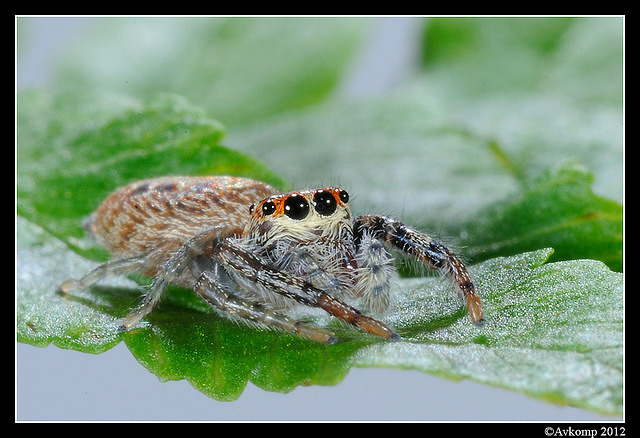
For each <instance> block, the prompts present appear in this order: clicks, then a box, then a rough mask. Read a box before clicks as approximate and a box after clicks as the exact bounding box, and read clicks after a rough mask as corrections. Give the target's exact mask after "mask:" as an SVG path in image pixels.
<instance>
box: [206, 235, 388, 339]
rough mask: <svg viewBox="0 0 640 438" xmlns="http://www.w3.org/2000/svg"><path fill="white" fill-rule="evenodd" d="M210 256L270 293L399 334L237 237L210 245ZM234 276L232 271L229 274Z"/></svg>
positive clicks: (383, 333)
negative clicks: (263, 256)
mask: <svg viewBox="0 0 640 438" xmlns="http://www.w3.org/2000/svg"><path fill="white" fill-rule="evenodd" d="M210 255H211V257H212V258H213V259H214V260H215V261H216V262H218V263H220V264H221V265H222V266H223V267H224V268H225V269H226V270H228V271H230V272H229V273H230V274H232V273H234V274H236V275H238V276H240V277H241V278H243V279H245V280H247V281H249V282H250V283H255V284H256V285H258V286H261V287H264V288H265V289H266V290H269V291H271V292H272V293H275V294H278V295H281V296H283V297H287V298H290V299H293V300H295V301H297V302H299V303H302V304H304V305H307V306H310V307H317V308H320V309H323V310H324V311H326V312H327V313H329V314H330V315H332V316H335V317H336V318H339V319H341V320H343V321H346V322H348V323H349V324H353V325H355V326H358V327H360V328H361V329H363V330H365V331H367V332H369V333H371V334H374V335H377V336H381V337H383V338H387V339H391V340H396V339H398V338H399V336H398V335H397V334H396V333H395V332H394V331H393V330H391V329H390V328H389V327H387V326H385V325H384V324H383V323H381V322H380V321H378V320H376V319H373V318H370V317H368V316H366V315H363V314H362V313H360V311H359V310H358V309H355V308H353V307H351V306H349V305H348V304H346V303H344V302H342V301H341V300H339V299H337V298H335V297H333V296H331V295H329V294H328V293H326V292H325V291H323V290H321V289H318V288H317V287H315V286H313V285H312V284H311V283H309V282H307V281H305V280H303V279H301V278H300V277H297V276H294V275H291V274H288V273H286V272H283V271H280V270H278V269H275V268H273V267H271V266H269V265H268V264H266V263H264V262H263V261H262V260H261V259H260V258H258V257H256V256H255V255H254V254H252V253H251V252H250V251H247V250H246V249H245V248H244V247H243V246H242V244H240V243H238V241H237V240H236V239H223V240H221V241H220V242H218V244H217V245H216V246H215V247H214V248H213V251H212V253H211V254H210ZM230 276H231V277H233V275H230Z"/></svg>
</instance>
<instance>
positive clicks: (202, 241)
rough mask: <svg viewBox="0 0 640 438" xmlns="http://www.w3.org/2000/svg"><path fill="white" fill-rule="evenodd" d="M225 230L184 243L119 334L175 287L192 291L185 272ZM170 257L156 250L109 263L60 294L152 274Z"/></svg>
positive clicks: (207, 232) (210, 231) (156, 275)
mask: <svg viewBox="0 0 640 438" xmlns="http://www.w3.org/2000/svg"><path fill="white" fill-rule="evenodd" d="M222 231H224V229H223V228H221V227H218V226H214V227H209V228H207V229H205V230H204V231H202V232H200V233H198V234H197V235H196V236H194V237H192V238H191V239H189V240H188V241H187V242H186V243H184V244H183V245H182V246H181V247H180V249H179V250H178V251H177V252H176V253H175V254H173V255H172V256H171V257H169V258H168V259H167V260H166V261H164V262H163V263H160V265H159V267H158V269H157V270H156V271H155V272H154V273H153V279H152V281H151V284H150V285H149V287H148V289H147V291H146V293H145V294H144V295H143V297H142V299H141V301H140V303H139V304H138V305H137V306H136V307H135V308H134V309H133V310H131V311H130V312H129V313H128V314H127V316H125V317H124V319H123V320H122V323H121V325H120V327H119V329H118V330H119V331H121V332H122V331H126V330H129V329H130V328H131V327H133V326H134V325H135V324H137V323H138V322H140V321H141V320H142V318H144V317H145V316H146V315H148V314H149V313H150V312H151V311H152V310H153V308H154V307H155V306H156V305H157V304H158V302H159V301H160V298H162V295H163V293H164V291H165V290H166V288H167V286H168V285H169V284H171V283H174V284H177V285H179V286H183V287H192V285H191V284H182V283H181V282H180V281H179V279H180V276H181V274H182V273H183V272H184V271H185V269H189V268H191V266H192V265H193V262H194V260H195V259H196V258H197V257H198V256H201V255H203V254H204V252H205V249H206V246H207V244H208V243H209V242H211V241H213V240H215V239H217V238H219V235H220V233H221V232H222ZM164 257H166V254H164V253H163V251H159V250H154V251H151V252H149V253H147V254H145V255H142V256H135V257H127V258H121V259H113V260H109V261H107V262H105V263H102V264H100V265H99V266H97V267H96V268H95V269H93V270H92V271H91V272H89V273H88V274H87V275H85V276H84V277H83V278H81V279H80V280H73V279H71V280H67V281H65V282H64V283H62V284H61V285H60V290H61V291H63V292H69V291H71V290H78V289H85V288H87V287H89V286H91V285H92V284H94V283H96V282H98V281H99V280H101V279H102V278H103V277H106V276H108V275H127V274H132V273H134V272H143V273H145V272H146V273H149V272H150V271H153V267H154V266H156V265H157V264H158V263H159V261H161V260H162V259H163V258H164Z"/></svg>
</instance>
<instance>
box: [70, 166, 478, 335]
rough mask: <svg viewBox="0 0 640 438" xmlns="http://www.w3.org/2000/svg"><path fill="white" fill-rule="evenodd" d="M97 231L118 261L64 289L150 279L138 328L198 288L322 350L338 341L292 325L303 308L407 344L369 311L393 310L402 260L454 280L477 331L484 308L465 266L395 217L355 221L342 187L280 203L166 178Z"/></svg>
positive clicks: (104, 215)
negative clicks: (175, 294)
mask: <svg viewBox="0 0 640 438" xmlns="http://www.w3.org/2000/svg"><path fill="white" fill-rule="evenodd" d="M91 229H92V231H93V233H94V234H95V235H96V237H97V238H98V240H99V241H100V242H101V243H102V244H103V245H104V246H106V247H107V249H109V250H110V251H111V252H112V253H113V254H114V255H115V256H116V257H117V258H116V259H114V260H112V261H109V262H106V263H104V264H102V265H100V266H98V267H97V268H96V269H95V270H94V271H92V272H90V273H89V274H87V276H85V277H84V278H83V279H81V280H79V281H74V280H70V281H67V282H65V283H64V284H63V285H62V289H63V290H69V289H72V288H75V287H87V286H89V285H90V284H92V283H94V282H96V281H98V280H99V279H100V278H102V277H103V276H105V275H107V274H126V273H130V272H134V271H141V272H144V273H146V274H147V275H151V276H152V277H153V281H152V283H151V285H150V287H149V291H148V292H147V293H146V294H145V297H144V299H143V301H142V303H141V304H140V305H139V306H138V307H137V308H136V309H134V310H133V311H132V312H131V313H130V314H129V315H128V316H127V317H126V318H125V319H124V321H123V324H122V326H121V329H122V330H127V329H129V328H131V327H132V326H133V325H134V324H136V323H137V322H139V321H140V320H141V319H142V318H143V317H144V316H145V315H146V314H148V313H149V312H150V311H151V310H152V309H153V307H154V306H155V304H156V303H157V302H158V301H159V299H160V297H161V295H162V293H163V291H164V289H165V288H166V285H167V284H169V283H174V284H178V285H180V286H184V287H189V288H192V289H194V290H195V291H196V292H197V293H198V294H199V295H200V296H201V297H202V298H203V299H204V300H205V301H207V302H208V303H209V304H211V305H212V306H213V307H214V308H215V309H217V310H218V311H219V312H220V313H221V314H222V315H224V316H227V317H230V318H233V319H236V320H239V321H243V322H248V323H252V324H257V325H260V326H264V327H273V328H279V329H281V330H285V331H288V332H293V333H297V334H299V335H301V336H304V337H307V338H309V339H313V340H315V341H319V342H327V343H332V342H335V340H336V339H335V337H334V335H333V333H331V332H329V331H327V330H325V329H322V328H319V327H315V326H312V325H309V324H306V323H303V322H301V321H298V320H295V319H293V318H291V317H290V316H288V315H287V310H288V309H289V308H291V307H292V305H295V304H303V305H306V306H310V307H316V308H320V309H323V310H325V311H327V312H328V313H329V314H331V315H333V316H335V317H337V318H339V319H342V320H344V321H347V322H349V323H351V324H354V325H356V326H359V327H361V328H362V329H364V330H366V331H368V332H370V333H373V334H375V335H378V336H382V337H384V338H388V339H397V338H398V335H397V334H396V333H395V332H394V331H393V330H392V329H390V328H389V327H387V326H386V325H384V324H383V323H381V322H379V321H378V320H376V319H374V318H372V317H369V316H366V315H364V314H363V313H362V312H361V311H359V310H358V309H356V308H354V307H352V306H351V305H349V304H347V303H346V301H348V300H349V299H351V298H361V302H362V306H363V308H364V309H365V310H366V311H369V312H373V313H376V314H378V313H381V312H382V311H384V310H385V309H386V308H387V307H388V306H389V303H390V292H391V288H392V279H393V277H394V275H395V269H394V267H393V263H392V261H393V260H392V258H391V255H390V253H389V252H388V250H387V249H389V250H393V249H395V250H398V251H402V252H404V253H406V254H408V255H409V256H412V257H413V258H415V259H416V260H418V261H420V262H422V263H424V264H425V265H427V266H428V267H430V268H433V269H438V270H441V271H442V272H444V273H445V274H446V275H447V276H449V277H450V278H451V279H452V280H453V281H454V284H455V285H456V287H457V290H458V293H459V295H460V296H461V297H462V298H463V300H464V301H465V303H466V305H467V308H468V311H469V315H470V317H471V319H472V321H473V322H475V323H478V322H480V321H482V319H483V311H482V304H481V301H480V298H479V296H478V295H477V293H476V291H475V287H474V285H473V282H472V281H471V278H470V276H469V274H468V272H467V270H466V268H465V266H464V264H463V263H462V261H461V260H460V259H459V258H458V257H457V256H456V255H455V254H453V253H452V252H451V251H450V250H449V249H447V248H446V247H445V246H443V245H442V244H441V243H439V242H438V241H437V240H434V239H432V238H431V237H429V236H427V235H426V234H423V233H421V232H419V231H417V230H415V229H413V228H410V227H408V226H406V225H404V224H402V223H400V222H398V221H396V220H394V219H392V218H388V217H385V216H374V215H365V216H359V217H355V218H354V217H352V215H351V213H350V210H349V195H348V193H347V192H346V191H345V190H343V189H341V188H336V187H329V188H321V189H313V190H303V191H296V192H290V193H285V194H278V193H277V192H276V191H275V189H273V188H272V187H271V186H269V185H267V184H265V183H262V182H259V181H253V180H248V179H244V178H237V177H166V178H158V179H153V180H144V181H140V182H137V183H132V184H130V185H128V186H125V187H123V188H121V189H119V190H117V191H116V192H114V193H113V194H112V195H111V196H110V197H109V198H107V200H105V202H104V203H103V204H102V205H101V206H100V207H99V208H98V210H97V211H96V213H95V214H94V215H93V220H92V224H91Z"/></svg>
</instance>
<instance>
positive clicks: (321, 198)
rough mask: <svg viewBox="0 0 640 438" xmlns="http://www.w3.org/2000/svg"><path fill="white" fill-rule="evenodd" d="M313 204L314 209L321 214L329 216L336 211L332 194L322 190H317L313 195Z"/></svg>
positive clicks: (335, 203)
mask: <svg viewBox="0 0 640 438" xmlns="http://www.w3.org/2000/svg"><path fill="white" fill-rule="evenodd" d="M313 204H314V206H315V208H316V211H317V212H318V213H319V214H321V215H323V216H329V215H330V214H332V213H333V212H334V211H336V207H337V205H338V204H337V202H336V198H335V197H334V196H333V194H332V193H330V192H325V191H324V190H319V191H318V192H317V193H316V194H315V195H313Z"/></svg>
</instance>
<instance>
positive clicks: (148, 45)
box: [53, 17, 370, 126]
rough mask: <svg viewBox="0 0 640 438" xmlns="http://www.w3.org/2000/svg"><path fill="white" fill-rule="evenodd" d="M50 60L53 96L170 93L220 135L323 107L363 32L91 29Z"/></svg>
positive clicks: (324, 21)
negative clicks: (212, 122) (195, 107)
mask: <svg viewBox="0 0 640 438" xmlns="http://www.w3.org/2000/svg"><path fill="white" fill-rule="evenodd" d="M89 24H90V27H87V28H84V29H83V34H82V38H78V39H77V40H76V41H75V42H74V43H72V44H70V46H69V47H67V48H66V50H65V51H64V55H62V56H59V57H57V58H56V61H57V62H56V64H55V65H54V68H53V77H54V87H55V89H56V90H60V89H62V90H68V89H78V88H79V89H80V90H82V89H91V88H95V87H98V88H99V89H105V90H108V91H110V92H114V93H118V94H121V93H126V94H127V95H131V96H136V97H138V98H141V99H148V98H150V97H152V96H153V95H154V94H155V93H157V91H159V90H161V91H165V92H172V93H178V94H180V95H183V96H185V97H186V98H188V99H189V100H191V101H192V102H198V104H199V105H200V106H201V107H202V108H205V109H206V110H207V112H208V114H210V115H211V116H213V117H215V118H216V119H217V120H220V121H221V122H223V123H224V124H225V125H226V126H231V125H238V124H243V123H248V122H251V121H254V120H258V119H263V118H265V117H269V116H272V115H274V114H280V113H282V112H285V111H290V110H295V109H299V108H304V107H307V106H309V105H313V104H317V103H318V102H321V101H322V100H324V99H326V98H327V97H328V96H329V95H330V93H331V92H332V91H333V90H334V88H335V86H336V84H337V82H338V80H339V79H340V78H341V76H342V75H343V74H344V72H345V71H346V70H347V68H348V67H349V66H350V62H351V60H352V58H353V56H354V54H355V52H356V50H357V48H358V47H359V46H360V45H361V43H362V42H363V41H364V37H365V36H366V34H367V30H368V29H369V27H370V20H368V19H362V18H361V19H349V18H343V19H341V18H250V17H249V18H247V17H228V18H222V17H221V18H197V17H193V18H162V17H147V18H142V19H136V18H124V19H117V18H108V19H102V20H101V19H95V20H93V21H92V22H91V23H89Z"/></svg>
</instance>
